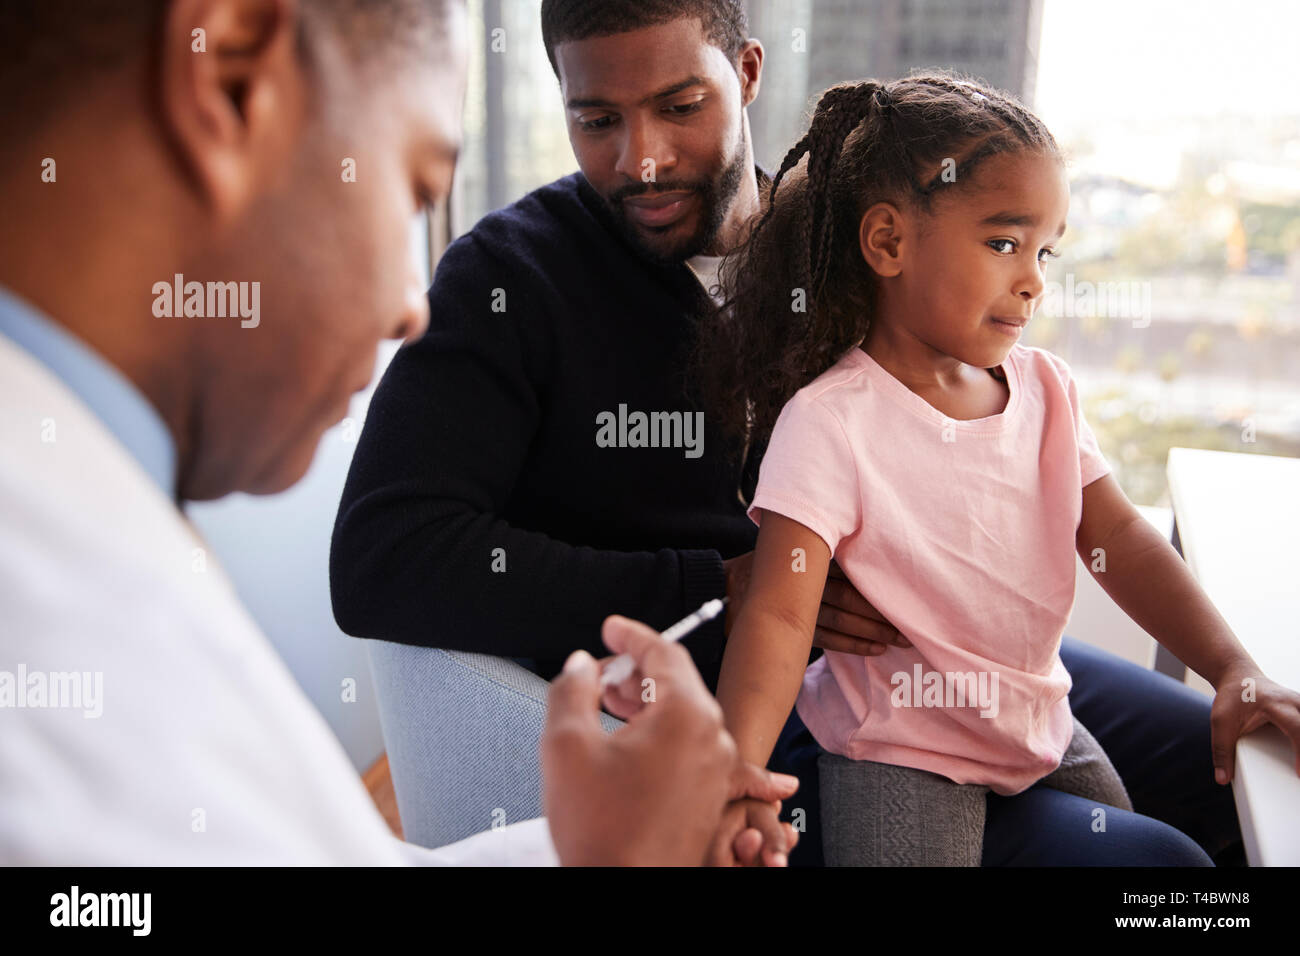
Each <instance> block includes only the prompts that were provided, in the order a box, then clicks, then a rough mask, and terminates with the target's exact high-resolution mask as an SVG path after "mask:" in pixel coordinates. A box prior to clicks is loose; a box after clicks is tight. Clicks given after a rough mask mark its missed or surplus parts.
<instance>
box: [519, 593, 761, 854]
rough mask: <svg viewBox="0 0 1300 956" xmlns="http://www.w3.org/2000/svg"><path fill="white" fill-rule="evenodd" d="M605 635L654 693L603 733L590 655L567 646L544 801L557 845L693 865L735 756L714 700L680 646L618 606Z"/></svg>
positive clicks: (546, 738) (549, 730)
mask: <svg viewBox="0 0 1300 956" xmlns="http://www.w3.org/2000/svg"><path fill="white" fill-rule="evenodd" d="M603 634H604V637H605V643H606V644H607V645H609V646H610V647H611V649H614V646H615V645H618V647H617V649H618V650H619V651H621V652H625V653H628V654H631V655H632V657H633V658H634V659H635V660H636V663H637V671H638V672H639V676H643V677H645V678H649V679H650V681H651V683H650V684H649V685H647V688H648V689H649V690H650V691H651V694H650V697H651V698H652V701H651V702H649V703H647V704H646V705H645V706H642V707H641V708H640V709H639V710H638V711H637V712H636V713H634V714H631V715H630V716H629V718H628V723H627V726H625V727H622V728H620V729H619V730H618V731H616V732H615V733H613V734H606V733H605V732H604V731H603V730H602V729H601V726H600V703H601V696H602V695H601V689H600V670H599V668H598V666H597V664H596V661H595V659H594V658H593V657H592V656H591V655H590V654H588V653H586V652H585V651H575V652H574V653H573V654H572V655H570V657H569V659H568V661H567V662H566V663H565V666H564V670H563V671H562V672H561V673H560V675H559V676H558V677H556V679H555V680H554V681H553V682H552V684H551V691H550V698H549V702H548V706H547V712H546V728H545V730H544V731H543V733H542V743H541V751H542V805H543V808H544V811H545V813H546V817H547V820H548V822H549V825H550V830H551V839H552V841H553V842H554V844H555V850H556V853H557V855H558V856H559V858H560V862H561V863H562V864H564V865H566V866H583V865H596V866H619V865H641V866H698V865H699V864H700V863H701V862H702V861H703V860H704V858H705V854H706V852H707V851H708V849H709V847H710V844H711V841H712V840H713V837H714V835H715V833H716V832H717V829H718V825H719V821H720V820H721V817H722V810H723V807H724V806H725V805H726V803H727V801H728V799H729V796H730V793H731V791H732V790H733V786H734V782H733V775H734V774H735V768H736V766H737V763H738V761H739V757H738V755H737V752H736V745H735V742H734V741H733V740H732V739H731V735H730V734H728V733H727V731H726V728H725V727H724V726H723V722H722V709H721V708H720V707H719V706H718V703H717V701H715V700H714V699H713V695H712V694H710V693H709V691H708V688H707V687H705V686H704V681H703V680H702V679H701V678H700V675H699V673H698V672H697V671H696V669H695V664H694V663H693V662H692V661H691V657H690V655H689V654H688V653H687V652H686V649H685V648H683V647H681V646H680V645H678V644H671V643H669V642H667V641H665V640H664V639H663V638H661V637H660V636H659V635H658V634H657V633H655V632H654V631H653V630H651V629H650V628H649V627H646V626H645V625H644V624H638V623H637V622H635V621H630V620H628V619H627V618H622V617H617V616H615V617H610V618H607V619H606V620H605V624H604V628H603ZM611 638H612V639H611Z"/></svg>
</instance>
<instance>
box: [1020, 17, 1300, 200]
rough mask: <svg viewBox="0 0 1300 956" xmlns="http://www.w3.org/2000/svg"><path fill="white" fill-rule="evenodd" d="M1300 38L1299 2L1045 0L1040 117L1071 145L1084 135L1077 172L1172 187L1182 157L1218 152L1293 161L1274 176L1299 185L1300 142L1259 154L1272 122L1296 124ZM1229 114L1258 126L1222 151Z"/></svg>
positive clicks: (1267, 160) (1272, 161)
mask: <svg viewBox="0 0 1300 956" xmlns="http://www.w3.org/2000/svg"><path fill="white" fill-rule="evenodd" d="M1298 38H1300V0H1045V2H1044V4H1043V35H1042V44H1041V47H1040V53H1039V72H1038V89H1037V94H1036V97H1035V109H1036V111H1037V112H1038V114H1039V115H1040V116H1041V117H1042V118H1043V120H1044V121H1045V122H1046V123H1047V125H1048V128H1050V129H1051V130H1052V132H1053V133H1054V134H1055V135H1056V138H1057V139H1058V140H1059V141H1061V142H1062V143H1063V144H1066V145H1067V147H1068V146H1069V145H1070V144H1071V143H1072V142H1074V141H1076V140H1078V139H1079V134H1081V133H1086V140H1087V141H1088V142H1089V143H1091V154H1090V155H1089V156H1087V157H1086V158H1083V157H1080V165H1079V166H1078V167H1077V168H1078V169H1079V170H1080V171H1083V170H1084V169H1087V170H1089V171H1093V172H1105V173H1110V174H1114V175H1119V176H1123V177H1124V178H1126V179H1129V180H1130V181H1133V182H1137V183H1143V184H1146V185H1149V186H1153V187H1156V188H1168V187H1170V186H1172V185H1173V183H1174V181H1175V180H1176V178H1177V177H1178V175H1179V169H1180V166H1181V163H1182V157H1183V153H1184V151H1185V150H1187V149H1189V148H1191V149H1195V148H1197V147H1198V146H1199V148H1201V149H1204V148H1205V147H1206V146H1207V145H1208V146H1209V147H1210V148H1213V147H1214V146H1215V145H1221V146H1224V147H1226V148H1227V149H1228V151H1229V152H1232V151H1234V147H1235V152H1237V153H1238V154H1239V158H1240V159H1243V160H1249V159H1254V160H1256V161H1262V162H1265V163H1268V164H1273V165H1274V166H1276V164H1277V163H1278V162H1279V161H1281V162H1282V163H1283V164H1284V166H1289V165H1291V159H1292V157H1295V160H1296V161H1295V167H1296V168H1295V170H1294V171H1293V174H1292V173H1287V171H1286V170H1285V169H1281V170H1280V172H1279V173H1278V174H1284V175H1289V176H1290V178H1291V179H1292V180H1295V181H1296V182H1300V141H1293V142H1290V143H1288V144H1287V145H1286V146H1285V147H1283V149H1282V150H1281V151H1280V152H1279V151H1278V149H1277V148H1276V147H1271V148H1269V155H1267V156H1252V155H1251V150H1253V149H1255V148H1256V147H1258V146H1259V144H1260V143H1261V142H1262V141H1263V140H1262V139H1261V137H1266V136H1267V132H1268V130H1269V129H1270V128H1271V123H1274V122H1277V121H1278V120H1280V119H1281V118H1283V117H1287V118H1289V119H1295V118H1300V91H1298V90H1297V81H1298V79H1300V77H1298V76H1297V73H1298V70H1300V54H1298V53H1297V50H1298V48H1300V39H1298ZM1227 115H1236V116H1238V117H1241V116H1245V117H1250V118H1251V119H1252V120H1253V123H1252V124H1251V125H1250V126H1249V127H1247V133H1246V134H1245V136H1244V138H1242V139H1239V140H1234V141H1233V142H1218V143H1217V144H1216V140H1221V138H1222V137H1223V136H1226V135H1232V134H1231V132H1230V130H1231V129H1232V128H1233V126H1232V124H1229V123H1227V122H1225V121H1224V120H1223V119H1222V117H1225V116H1227ZM1216 119H1218V122H1216ZM1171 120H1172V121H1173V122H1170V121H1171ZM1243 151H1244V153H1245V155H1241V153H1242V152H1243ZM1071 154H1072V155H1075V154H1074V151H1073V150H1072V151H1071ZM1297 188H1300V187H1297V185H1296V183H1294V182H1293V183H1291V184H1290V185H1289V186H1287V189H1289V190H1291V191H1293V192H1294V191H1295V190H1296V189H1297Z"/></svg>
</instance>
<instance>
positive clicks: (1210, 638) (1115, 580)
mask: <svg viewBox="0 0 1300 956" xmlns="http://www.w3.org/2000/svg"><path fill="white" fill-rule="evenodd" d="M1075 545H1076V547H1077V549H1078V552H1079V557H1080V558H1081V559H1082V560H1083V563H1084V564H1085V565H1087V567H1088V569H1089V570H1090V571H1091V572H1092V576H1093V577H1094V578H1096V579H1097V583H1099V584H1100V585H1101V586H1102V587H1103V588H1104V589H1105V591H1106V593H1107V594H1109V595H1110V596H1111V598H1112V599H1113V600H1114V601H1115V603H1116V604H1118V605H1119V606H1120V607H1121V608H1122V609H1123V610H1124V613H1126V614H1127V615H1128V616H1129V617H1131V618H1132V619H1133V620H1134V622H1136V623H1137V624H1138V625H1139V626H1140V627H1141V628H1142V629H1143V630H1145V631H1146V632H1147V633H1148V634H1150V635H1151V636H1152V637H1154V638H1155V639H1156V640H1157V641H1159V642H1160V643H1161V644H1163V645H1164V646H1165V647H1167V648H1169V650H1171V651H1173V652H1174V654H1175V655H1177V657H1178V659H1179V660H1181V661H1182V662H1183V663H1185V664H1186V665H1187V666H1188V667H1190V668H1191V669H1192V670H1194V671H1196V673H1198V674H1200V675H1201V676H1202V677H1204V678H1205V679H1206V680H1207V681H1209V682H1210V683H1211V684H1213V685H1214V687H1215V688H1216V689H1218V687H1219V684H1220V682H1221V681H1222V680H1223V679H1224V678H1225V677H1226V676H1235V675H1237V674H1238V673H1240V672H1249V673H1253V674H1258V673H1259V666H1258V665H1257V664H1255V662H1254V661H1253V660H1251V657H1250V655H1249V654H1247V653H1246V649H1245V648H1243V647H1242V646H1241V644H1240V642H1238V640H1237V638H1236V636H1235V635H1234V634H1233V633H1232V629H1231V628H1230V627H1228V622H1227V621H1225V620H1224V619H1223V616H1222V615H1221V614H1219V612H1218V610H1217V609H1216V608H1215V606H1214V604H1213V603H1211V601H1210V599H1209V597H1207V596H1206V594H1205V592H1204V591H1203V590H1201V586H1200V585H1199V584H1197V583H1196V579H1195V578H1194V577H1192V573H1191V571H1189V570H1188V568H1187V564H1186V563H1185V562H1184V561H1183V559H1182V558H1181V557H1179V556H1178V552H1177V551H1175V550H1174V549H1173V546H1172V545H1171V544H1170V543H1169V542H1168V541H1166V540H1165V539H1164V537H1163V536H1162V535H1161V534H1160V532H1158V531H1156V529H1155V528H1153V527H1151V524H1150V523H1149V522H1148V521H1147V520H1146V519H1145V518H1143V517H1142V515H1141V513H1140V512H1139V511H1138V510H1137V509H1136V508H1135V507H1133V505H1132V504H1131V503H1130V502H1129V500H1128V498H1127V497H1125V495H1124V492H1123V490H1121V489H1120V486H1119V482H1117V481H1116V480H1115V478H1114V477H1113V476H1112V475H1105V476H1103V477H1101V478H1098V479H1097V480H1096V481H1094V482H1093V483H1092V484H1090V485H1088V486H1087V487H1085V488H1084V489H1083V520H1082V521H1080V523H1079V531H1078V533H1077V535H1076V536H1075ZM1103 568H1104V570H1102V569H1103Z"/></svg>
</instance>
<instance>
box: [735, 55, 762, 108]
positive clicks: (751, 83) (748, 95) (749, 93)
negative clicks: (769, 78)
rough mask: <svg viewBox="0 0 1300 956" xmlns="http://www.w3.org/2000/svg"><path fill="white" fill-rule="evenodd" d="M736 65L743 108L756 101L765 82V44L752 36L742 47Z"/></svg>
mask: <svg viewBox="0 0 1300 956" xmlns="http://www.w3.org/2000/svg"><path fill="white" fill-rule="evenodd" d="M736 65H737V71H736V72H737V74H738V75H739V76H740V105H741V107H742V108H743V107H746V106H748V105H749V104H750V103H752V102H754V97H756V96H758V88H759V86H760V85H761V84H762V82H763V44H761V43H759V42H758V41H757V40H755V39H752V38H751V39H749V40H746V41H745V45H744V46H743V47H741V48H740V56H739V57H738V58H737V61H736Z"/></svg>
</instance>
